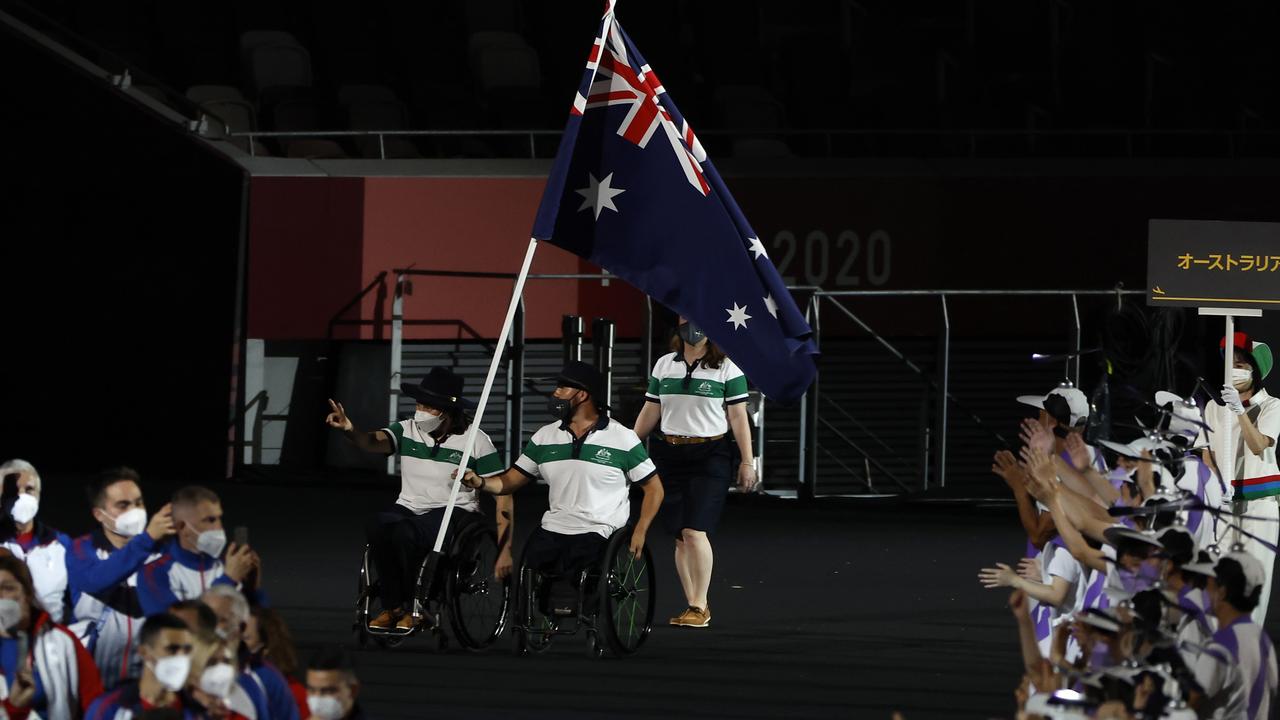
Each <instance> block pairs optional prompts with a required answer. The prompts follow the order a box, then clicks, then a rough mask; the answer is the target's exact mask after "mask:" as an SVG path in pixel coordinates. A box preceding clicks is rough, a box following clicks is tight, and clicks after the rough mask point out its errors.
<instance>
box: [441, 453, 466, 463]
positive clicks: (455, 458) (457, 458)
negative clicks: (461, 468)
mask: <svg viewBox="0 0 1280 720" xmlns="http://www.w3.org/2000/svg"><path fill="white" fill-rule="evenodd" d="M461 461H462V453H460V452H458V451H457V450H454V451H452V452H450V453H449V454H448V455H447V456H446V457H445V462H451V463H456V462H461Z"/></svg>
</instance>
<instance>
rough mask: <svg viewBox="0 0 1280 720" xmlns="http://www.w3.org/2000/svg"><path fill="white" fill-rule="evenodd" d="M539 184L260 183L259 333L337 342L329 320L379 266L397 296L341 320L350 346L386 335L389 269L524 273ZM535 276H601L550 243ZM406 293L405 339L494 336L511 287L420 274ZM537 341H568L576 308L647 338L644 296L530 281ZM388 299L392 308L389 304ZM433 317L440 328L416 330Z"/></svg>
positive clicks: (252, 263)
mask: <svg viewBox="0 0 1280 720" xmlns="http://www.w3.org/2000/svg"><path fill="white" fill-rule="evenodd" d="M543 182H544V181H543V179H542V178H525V177H511V178H493V177H486V178H458V177H447V178H446V177H441V178H422V177H416V178H415V177H378V178H304V177H270V178H254V180H253V184H252V187H251V194H250V217H249V222H250V254H249V324H248V327H249V337H254V338H265V339H270V340H304V339H320V338H324V337H326V334H327V332H328V329H329V321H330V319H331V318H332V317H333V316H334V315H335V313H337V312H338V310H340V309H341V308H342V307H343V305H345V304H346V303H347V302H348V301H350V300H351V299H352V298H354V297H355V296H356V295H357V294H358V293H359V292H360V291H361V290H362V289H363V288H364V287H365V286H366V285H368V284H369V283H370V282H372V281H373V280H374V278H376V277H377V275H378V273H379V272H381V271H384V270H385V271H387V272H388V278H387V293H386V296H385V297H383V298H382V299H381V300H380V299H379V297H378V293H377V291H373V292H371V293H369V294H368V295H366V296H365V298H364V299H363V301H362V302H361V304H360V307H359V308H358V310H357V309H355V308H353V309H352V310H351V311H349V312H348V313H346V314H344V315H343V318H344V319H347V320H356V319H359V320H363V321H366V323H365V324H363V325H339V326H337V328H336V331H335V333H334V336H335V337H339V338H357V337H359V338H389V337H390V316H391V299H392V298H391V293H392V289H393V283H394V275H393V274H392V273H391V271H392V270H394V269H397V268H405V267H409V266H413V267H414V268H417V269H430V270H462V271H480V272H507V273H515V272H516V271H518V270H519V269H520V263H521V261H522V260H523V259H524V252H525V249H526V247H527V245H528V238H529V235H528V233H529V229H530V227H531V226H532V224H533V216H534V213H535V212H536V210H537V205H538V201H539V198H540V197H541V194H542V186H543ZM532 272H533V273H535V274H536V273H557V274H573V273H597V272H599V270H598V269H597V268H595V267H594V266H592V265H591V264H589V263H587V262H585V261H582V260H580V259H579V258H577V257H575V256H573V255H571V254H569V253H567V252H565V251H563V250H560V249H559V248H557V247H555V246H554V245H551V244H549V243H540V244H539V246H538V250H537V254H536V256H535V258H534V263H533V269H532ZM412 280H413V291H412V294H411V295H409V296H407V297H406V298H405V305H404V317H405V321H406V322H405V338H406V339H430V338H438V339H444V338H456V337H459V336H460V334H461V336H462V337H468V336H469V334H468V333H466V332H463V331H460V329H459V327H460V326H459V325H458V322H461V323H464V324H465V325H466V326H467V327H469V328H470V329H472V330H474V331H475V332H476V333H478V334H479V335H480V336H482V337H495V336H497V335H498V332H499V331H500V329H501V326H502V319H503V314H504V313H505V311H506V307H507V302H508V300H509V298H510V292H511V286H512V282H511V280H505V279H462V278H433V277H422V276H420V277H415V278H413V279H412ZM524 297H525V313H526V325H525V327H526V330H525V332H526V335H527V337H529V338H555V337H559V336H560V319H561V316H563V315H565V314H570V313H572V314H579V315H583V316H584V317H585V318H586V319H587V323H586V324H587V327H588V332H590V331H589V328H590V324H591V319H592V318H595V317H608V318H611V319H613V320H615V321H616V322H618V335H619V336H620V337H636V336H639V335H640V332H641V322H642V310H643V302H644V296H643V295H641V294H640V293H639V292H637V291H635V290H634V289H633V288H631V287H630V286H628V285H626V283H624V282H622V281H620V280H612V281H610V283H609V285H608V286H607V287H603V286H601V283H600V281H572V280H538V279H531V280H530V281H529V283H528V285H527V287H526V289H525V293H524ZM379 303H381V308H379V307H378V306H379ZM375 319H378V320H381V326H380V327H375V325H374V324H373V321H374V320H375ZM422 321H428V322H431V323H434V324H415V322H422Z"/></svg>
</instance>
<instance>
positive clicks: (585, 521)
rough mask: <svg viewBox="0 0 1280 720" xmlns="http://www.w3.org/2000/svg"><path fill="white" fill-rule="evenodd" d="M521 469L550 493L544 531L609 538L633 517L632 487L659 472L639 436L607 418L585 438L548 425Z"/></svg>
mask: <svg viewBox="0 0 1280 720" xmlns="http://www.w3.org/2000/svg"><path fill="white" fill-rule="evenodd" d="M515 468H516V469H517V470H519V471H520V472H522V473H524V474H525V475H528V476H529V477H531V478H534V479H542V480H545V481H546V483H547V485H548V487H549V488H550V491H551V492H550V497H549V505H550V509H549V510H547V512H546V513H545V514H543V516H542V528H543V529H544V530H548V531H550V532H554V533H560V534H561V535H582V534H585V533H589V532H593V533H596V534H599V535H602V536H604V537H606V538H607V537H609V536H610V535H612V534H613V531H615V530H617V529H618V528H620V527H623V526H624V525H626V524H627V519H628V518H629V517H630V516H631V501H630V498H629V496H628V490H629V488H630V486H631V485H632V483H639V482H644V481H645V480H648V479H649V477H650V476H652V475H653V474H654V473H655V472H657V470H656V468H654V465H653V461H652V460H650V459H649V454H648V453H647V452H645V449H644V444H643V443H641V442H640V438H639V437H637V436H636V434H635V432H634V431H632V430H631V428H629V427H627V426H625V425H623V424H622V423H618V422H611V421H610V420H609V418H608V417H606V416H604V415H601V416H600V421H599V422H597V423H596V425H595V427H593V428H591V430H589V431H587V434H586V435H584V436H582V437H581V438H578V437H576V436H575V435H574V434H573V432H572V431H571V430H569V426H568V425H567V424H561V423H558V422H553V423H550V424H548V425H543V426H542V427H541V428H540V429H539V430H538V431H537V432H535V433H534V434H533V437H531V438H529V444H528V445H526V446H525V448H524V452H523V453H522V454H521V455H520V457H519V458H518V459H517V460H516V462H515Z"/></svg>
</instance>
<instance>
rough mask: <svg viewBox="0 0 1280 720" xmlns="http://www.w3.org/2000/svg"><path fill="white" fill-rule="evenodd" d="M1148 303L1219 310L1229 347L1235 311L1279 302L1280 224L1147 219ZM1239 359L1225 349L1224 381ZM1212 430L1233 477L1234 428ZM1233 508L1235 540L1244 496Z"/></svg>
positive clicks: (1224, 470) (1222, 466)
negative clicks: (1230, 431)
mask: <svg viewBox="0 0 1280 720" xmlns="http://www.w3.org/2000/svg"><path fill="white" fill-rule="evenodd" d="M1147 304H1148V305H1151V306H1153V307H1171V306H1172V307H1195V308H1199V310H1200V314H1201V315H1218V316H1221V317H1222V318H1223V320H1224V322H1225V328H1224V333H1223V337H1225V338H1228V340H1227V350H1230V349H1231V347H1232V343H1233V338H1234V337H1235V319H1236V318H1237V317H1259V316H1261V315H1262V311H1263V310H1268V309H1275V308H1280V223H1266V222H1228V221H1222V220H1150V221H1148V223H1147ZM1234 358H1235V354H1234V353H1233V352H1226V351H1224V352H1223V357H1222V384H1223V386H1224V387H1225V386H1228V385H1231V384H1232V382H1231V369H1232V365H1233V364H1234ZM1215 434H1216V435H1217V440H1216V441H1213V442H1211V445H1212V447H1211V449H1212V451H1213V454H1214V459H1215V460H1216V463H1215V464H1216V465H1217V467H1218V471H1219V474H1220V476H1221V477H1222V478H1223V480H1226V481H1228V482H1231V483H1233V484H1234V481H1236V480H1237V478H1236V477H1235V467H1236V463H1235V451H1236V448H1235V446H1234V443H1232V442H1231V439H1232V434H1231V433H1229V432H1218V433H1215ZM1237 492H1239V491H1238V490H1237ZM1237 499H1239V497H1237ZM1234 511H1235V512H1234V514H1235V516H1236V525H1237V530H1236V532H1235V533H1233V537H1234V540H1233V543H1239V542H1240V541H1241V537H1240V533H1239V530H1238V526H1239V524H1240V517H1241V515H1242V506H1241V503H1235V504H1234Z"/></svg>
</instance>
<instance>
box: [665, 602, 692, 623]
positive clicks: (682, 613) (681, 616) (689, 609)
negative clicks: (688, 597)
mask: <svg viewBox="0 0 1280 720" xmlns="http://www.w3.org/2000/svg"><path fill="white" fill-rule="evenodd" d="M692 611H693V607H692V606H690V607H687V608H685V609H684V610H681V611H680V614H679V615H677V616H675V617H673V618H671V619H670V620H667V623H668V624H669V625H683V624H684V619H685V617H687V616H688V615H689V613H690V612H692Z"/></svg>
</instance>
